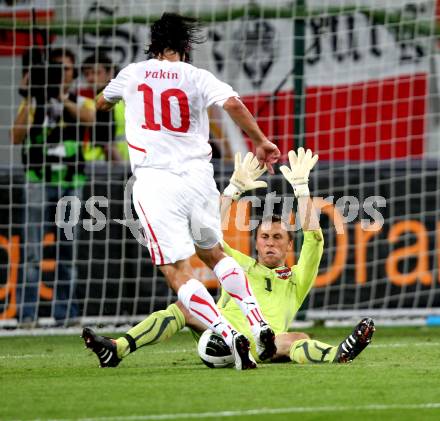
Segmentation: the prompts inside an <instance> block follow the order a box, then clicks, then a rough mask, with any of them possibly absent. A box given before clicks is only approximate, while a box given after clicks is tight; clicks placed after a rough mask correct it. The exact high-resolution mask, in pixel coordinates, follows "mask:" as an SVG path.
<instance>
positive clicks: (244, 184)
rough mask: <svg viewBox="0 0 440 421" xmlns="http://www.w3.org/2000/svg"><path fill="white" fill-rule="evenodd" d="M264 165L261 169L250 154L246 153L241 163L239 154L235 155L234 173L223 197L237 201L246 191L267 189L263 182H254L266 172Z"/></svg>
mask: <svg viewBox="0 0 440 421" xmlns="http://www.w3.org/2000/svg"><path fill="white" fill-rule="evenodd" d="M266 170H267V168H266V165H265V166H264V167H263V168H261V167H260V163H259V162H258V160H257V158H255V156H254V154H253V153H252V152H248V153H247V154H246V156H245V158H244V160H243V162H241V153H240V152H237V153H236V154H235V163H234V172H233V174H232V177H231V178H230V180H229V185H228V186H227V187H226V188H225V190H224V192H223V196H225V197H232V199H234V200H238V199H239V198H240V196H241V194H242V193H244V192H245V191H248V190H254V189H258V188H260V187H267V183H266V182H265V181H256V180H257V179H258V178H259V177H260V176H261V175H262V174H264V173H265V172H266Z"/></svg>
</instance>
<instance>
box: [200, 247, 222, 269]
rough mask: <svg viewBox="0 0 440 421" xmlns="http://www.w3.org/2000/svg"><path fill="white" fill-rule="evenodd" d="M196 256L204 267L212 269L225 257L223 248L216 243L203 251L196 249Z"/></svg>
mask: <svg viewBox="0 0 440 421" xmlns="http://www.w3.org/2000/svg"><path fill="white" fill-rule="evenodd" d="M196 251H197V256H198V257H199V258H200V259H201V260H202V262H203V263H205V265H206V266H208V267H209V268H211V269H213V268H214V266H215V265H216V264H217V263H218V262H219V261H220V260H222V259H223V258H224V257H225V253H224V252H223V248H222V246H221V245H220V243H217V244H216V245H215V246H214V247H212V248H210V249H203V248H200V247H196Z"/></svg>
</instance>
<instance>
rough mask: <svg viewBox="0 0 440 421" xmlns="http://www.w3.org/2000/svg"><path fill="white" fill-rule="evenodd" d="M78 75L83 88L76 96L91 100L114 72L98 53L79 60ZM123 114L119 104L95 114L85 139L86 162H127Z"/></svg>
mask: <svg viewBox="0 0 440 421" xmlns="http://www.w3.org/2000/svg"><path fill="white" fill-rule="evenodd" d="M81 73H82V76H83V79H84V80H85V81H86V83H87V85H86V86H85V87H83V88H81V89H80V90H79V93H80V95H83V96H87V97H88V98H95V97H96V96H97V95H98V94H99V93H100V92H101V91H102V90H103V89H104V88H105V86H106V85H107V83H108V82H109V81H110V80H111V79H112V78H113V77H114V75H115V73H116V69H115V66H114V65H113V63H112V61H111V59H110V58H109V57H108V56H107V55H105V54H103V53H99V54H96V55H95V54H93V55H91V56H89V57H87V58H86V59H85V60H84V61H83V63H82V66H81ZM124 112H125V110H124V103H123V101H120V102H119V103H118V104H116V106H115V107H114V108H113V110H112V112H110V113H107V112H104V111H97V113H96V123H95V125H94V126H93V128H92V129H91V130H90V131H89V133H88V136H87V134H86V139H85V145H84V156H85V159H86V161H103V160H109V161H110V160H112V161H126V160H128V147H127V143H126V141H125V118H124Z"/></svg>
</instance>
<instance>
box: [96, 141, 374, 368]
mask: <svg viewBox="0 0 440 421" xmlns="http://www.w3.org/2000/svg"><path fill="white" fill-rule="evenodd" d="M317 160H318V156H317V155H314V156H313V154H312V152H311V151H310V150H307V152H306V151H304V149H303V148H299V150H298V154H296V153H295V152H294V151H291V152H289V161H290V168H289V167H287V166H282V167H281V168H280V170H281V172H282V174H283V175H284V177H285V178H286V180H287V181H288V182H289V183H290V184H291V185H292V187H293V190H294V194H295V196H296V198H297V200H298V206H297V216H298V217H299V220H300V223H301V228H302V230H303V234H304V240H303V245H302V248H301V253H300V258H299V261H298V264H297V265H295V266H292V267H291V268H290V267H287V266H286V265H285V260H286V256H287V253H288V252H289V251H291V250H292V247H293V236H292V232H291V231H289V230H288V226H287V223H286V222H284V221H283V220H282V219H281V218H280V217H278V216H271V217H269V218H264V219H263V220H261V221H260V223H259V225H258V227H257V232H256V250H257V259H253V258H251V257H249V256H247V255H245V254H243V253H241V252H239V251H237V250H234V249H232V248H231V247H229V245H228V244H226V243H224V244H223V247H224V251H225V252H226V254H228V255H230V256H232V257H233V258H234V259H235V260H236V261H237V262H238V263H239V264H240V266H241V267H242V268H243V269H244V271H245V272H246V276H247V279H248V282H249V285H250V287H251V289H252V290H253V293H254V295H255V297H256V298H257V300H258V303H259V305H260V308H261V311H262V312H263V316H264V318H265V320H266V321H267V323H268V324H269V325H270V326H271V327H272V329H273V330H274V332H275V335H276V336H275V344H276V347H277V352H276V354H275V355H274V356H273V357H272V358H271V360H272V361H277V360H286V359H287V360H291V361H294V362H296V363H330V362H337V363H341V362H350V361H352V360H353V359H354V358H355V357H356V356H357V355H359V353H360V352H361V351H362V350H363V349H364V348H365V347H366V346H367V345H368V344H369V343H370V341H371V337H372V335H373V332H374V330H375V328H374V323H373V320H371V319H369V318H366V319H363V320H361V321H360V323H359V324H358V325H357V326H356V327H355V328H354V330H353V332H352V333H351V334H350V335H348V336H347V337H346V338H345V339H344V340H343V341H342V342H341V343H340V344H339V345H338V346H332V345H328V344H325V343H323V342H320V341H317V340H312V339H310V338H309V337H308V335H306V334H304V333H297V332H287V330H288V327H289V325H290V323H291V321H292V320H293V318H294V316H295V314H296V313H297V311H298V309H299V308H300V306H301V304H302V303H303V301H304V299H305V297H306V296H307V294H308V293H309V291H310V289H311V287H312V286H313V283H314V281H315V278H316V276H317V273H318V268H319V263H320V260H321V256H322V252H323V246H324V241H323V236H322V232H321V229H320V226H319V219H318V216H317V213H316V211H315V209H314V206H313V202H312V200H311V199H310V192H309V187H308V176H309V173H310V171H311V170H312V168H313V167H314V165H315V164H316V162H317ZM264 172H265V169H264V168H260V167H259V163H258V161H257V160H256V159H255V158H254V157H253V155H252V154H251V153H248V154H247V155H246V157H245V159H244V161H243V162H241V157H240V155H239V154H237V155H236V159H235V170H234V173H233V175H232V177H231V180H230V181H231V183H230V184H229V186H228V187H227V188H226V189H225V191H224V193H223V197H222V204H221V208H222V209H221V210H222V217H224V215H225V214H226V213H227V211H228V209H229V207H230V204H231V200H237V199H238V198H239V197H240V195H241V194H242V193H244V192H245V191H248V190H253V189H255V188H260V187H266V186H267V185H266V183H265V182H264V181H257V179H258V178H259V177H260V176H261V175H262V174H263V173H264ZM218 307H219V308H220V311H221V312H222V314H223V315H224V316H225V317H226V319H227V320H228V321H229V322H230V323H231V325H232V327H233V328H234V329H237V330H238V331H240V332H242V333H243V334H245V335H246V336H247V337H248V338H249V340H250V342H251V345H252V353H253V355H254V357H255V358H257V355H256V351H255V343H254V341H253V339H252V334H251V330H250V325H249V322H250V321H249V320H247V319H246V317H245V316H244V315H243V313H242V311H241V310H240V308H239V307H238V305H237V304H236V303H235V302H234V300H232V299H231V297H230V296H229V295H228V293H226V292H225V291H224V290H222V293H221V297H220V299H219V302H218ZM185 325H186V326H188V327H190V328H192V330H193V331H195V332H198V333H201V332H203V330H204V329H205V328H204V326H202V325H201V323H200V322H198V321H197V320H195V319H194V318H193V317H191V316H190V315H189V313H188V312H187V311H186V309H185V308H184V307H183V305H182V304H180V303H179V302H177V303H174V304H171V305H170V306H168V308H167V309H166V310H161V311H157V312H155V313H152V314H151V315H150V316H149V317H147V318H146V319H145V320H143V321H142V322H141V323H139V324H138V325H136V326H135V327H133V328H132V329H130V330H129V331H128V332H127V334H125V335H124V336H122V337H120V338H118V339H116V340H114V339H110V338H106V337H102V336H99V335H96V334H94V333H93V332H92V331H91V330H90V332H91V334H93V335H94V338H95V341H94V343H95V344H96V347H94V348H92V350H93V352H95V354H96V355H97V356H98V358H99V361H100V365H101V367H114V366H117V365H118V364H119V362H120V361H121V360H122V359H123V358H124V357H126V356H127V355H129V354H130V353H131V352H134V351H135V350H137V349H138V348H140V347H142V346H146V345H153V344H156V343H159V342H162V341H164V340H165V339H168V338H170V337H171V336H173V335H174V334H175V333H177V332H178V331H179V330H180V329H182V328H183V327H184V326H185ZM196 336H198V335H196Z"/></svg>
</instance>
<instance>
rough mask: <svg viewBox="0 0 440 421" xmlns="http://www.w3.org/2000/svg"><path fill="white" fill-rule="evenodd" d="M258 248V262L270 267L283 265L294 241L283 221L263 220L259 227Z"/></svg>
mask: <svg viewBox="0 0 440 421" xmlns="http://www.w3.org/2000/svg"><path fill="white" fill-rule="evenodd" d="M255 247H256V249H257V252H258V263H261V264H262V265H264V266H267V267H268V268H276V267H278V266H283V265H284V263H285V261H286V256H287V253H288V252H289V251H291V250H292V247H293V241H292V240H291V239H290V238H289V234H288V233H287V230H286V228H285V227H284V225H283V223H281V222H270V221H267V222H263V223H262V224H261V225H260V227H259V228H258V232H257V240H256V246H255Z"/></svg>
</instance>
